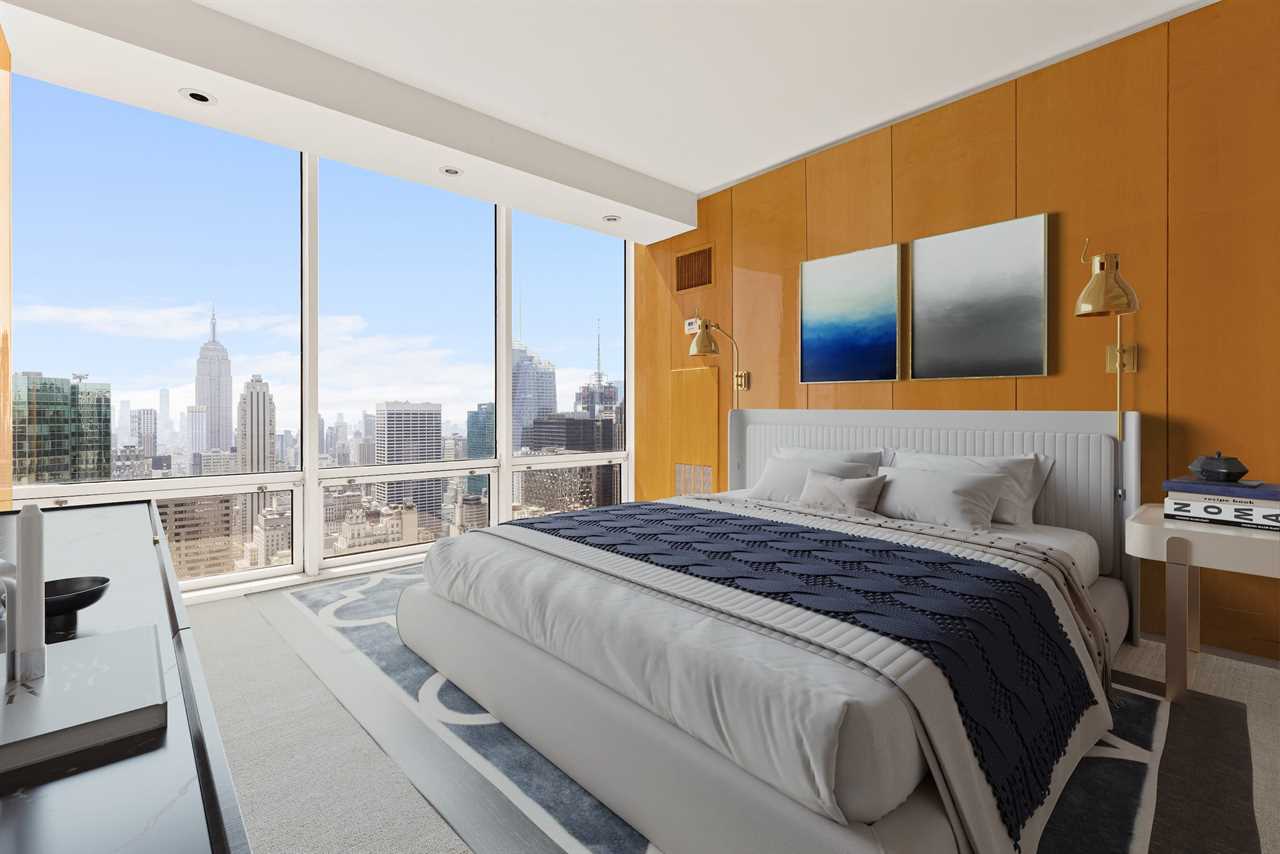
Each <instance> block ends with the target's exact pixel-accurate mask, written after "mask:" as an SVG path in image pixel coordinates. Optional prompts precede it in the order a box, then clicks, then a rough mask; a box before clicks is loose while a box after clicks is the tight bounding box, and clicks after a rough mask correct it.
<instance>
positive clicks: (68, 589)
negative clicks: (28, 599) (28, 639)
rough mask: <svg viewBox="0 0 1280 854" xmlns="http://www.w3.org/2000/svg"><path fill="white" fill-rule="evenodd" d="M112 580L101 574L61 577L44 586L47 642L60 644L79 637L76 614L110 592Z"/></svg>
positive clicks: (45, 634)
mask: <svg viewBox="0 0 1280 854" xmlns="http://www.w3.org/2000/svg"><path fill="white" fill-rule="evenodd" d="M110 583H111V579H109V578H103V577H102V576H100V575H90V576H84V577H82V578H59V579H57V580H55V581H46V582H45V583H44V640H45V643H56V642H57V641H60V640H69V639H71V638H73V637H75V636H76V613H77V612H78V611H80V610H81V609H83V608H88V607H89V606H90V605H92V604H93V603H94V602H97V601H98V600H99V599H101V598H102V595H103V594H104V593H106V592H107V585H108V584H110Z"/></svg>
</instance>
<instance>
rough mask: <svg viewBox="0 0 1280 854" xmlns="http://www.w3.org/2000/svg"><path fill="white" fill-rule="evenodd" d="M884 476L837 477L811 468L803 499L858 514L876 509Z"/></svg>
mask: <svg viewBox="0 0 1280 854" xmlns="http://www.w3.org/2000/svg"><path fill="white" fill-rule="evenodd" d="M883 486H884V476H883V475H878V476H872V477H836V476H835V475H830V474H824V473H823V472H820V471H814V470H813V469H810V470H809V474H808V476H807V477H805V480H804V489H803V490H801V492H800V502H799V503H801V504H803V505H805V506H806V507H814V508H821V509H823V510H834V511H836V512H838V513H847V514H849V515H850V516H857V515H859V514H860V513H861V512H862V511H866V510H871V511H874V510H875V509H876V502H877V501H879V500H880V490H881V488H882V487H883Z"/></svg>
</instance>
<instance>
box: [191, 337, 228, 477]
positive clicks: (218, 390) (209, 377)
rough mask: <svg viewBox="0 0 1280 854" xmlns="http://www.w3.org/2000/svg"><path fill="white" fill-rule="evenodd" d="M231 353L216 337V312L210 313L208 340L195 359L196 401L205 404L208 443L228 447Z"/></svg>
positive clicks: (224, 449) (197, 403)
mask: <svg viewBox="0 0 1280 854" xmlns="http://www.w3.org/2000/svg"><path fill="white" fill-rule="evenodd" d="M233 394H234V389H232V387H231V357H230V356H229V355H228V354H227V348H226V347H223V346H222V344H221V343H220V342H219V341H218V316H217V314H210V316H209V340H208V341H206V342H204V344H203V345H202V346H201V347H200V357H199V358H198V359H197V360H196V405H197V406H204V407H207V412H208V416H207V417H208V446H209V448H217V449H220V450H223V451H229V450H231V447H232V445H233V443H234V442H235V436H234V434H233V433H232V432H231V406H232V403H231V399H232V395H233Z"/></svg>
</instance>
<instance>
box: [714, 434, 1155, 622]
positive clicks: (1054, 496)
mask: <svg viewBox="0 0 1280 854" xmlns="http://www.w3.org/2000/svg"><path fill="white" fill-rule="evenodd" d="M1139 426H1140V421H1139V416H1138V413H1136V412H1128V413H1125V438H1124V442H1123V445H1122V443H1121V442H1120V441H1119V440H1118V439H1117V438H1116V416H1115V413H1114V412H1110V411H1107V412H1016V411H1005V412H972V411H967V410H960V411H951V410H921V411H913V410H896V409H895V410H876V409H870V410H868V409H857V410H845V409H841V410H812V409H739V410H734V411H733V412H730V413H729V488H730V489H742V488H745V487H748V486H750V485H751V484H753V483H755V481H756V479H757V478H758V477H759V476H760V473H761V472H762V471H763V470H764V465H765V462H766V461H767V460H768V459H769V456H770V455H771V454H773V453H774V452H775V451H776V450H777V449H778V448H780V447H808V448H833V449H834V448H881V447H883V448H901V449H904V450H913V451H924V452H928V453H933V454H957V455H968V456H1007V455H1013V454H1028V453H1039V454H1045V455H1047V456H1049V457H1052V458H1053V460H1054V465H1053V470H1052V471H1051V472H1050V474H1049V480H1048V481H1047V482H1046V483H1045V487H1044V491H1043V492H1042V493H1041V495H1040V500H1039V501H1038V502H1037V503H1036V510H1035V521H1036V522H1037V523H1038V524H1041V525H1054V526H1056V527H1060V528H1075V529H1076V530H1080V531H1085V532H1087V533H1089V534H1091V535H1092V536H1093V538H1094V539H1095V540H1097V542H1098V549H1099V552H1100V556H1101V572H1102V574H1104V575H1112V576H1116V577H1119V578H1121V579H1123V581H1124V583H1125V586H1126V587H1127V588H1128V591H1129V603H1130V611H1131V613H1130V617H1131V620H1130V626H1132V627H1136V626H1138V625H1140V622H1139V620H1138V610H1139V609H1138V605H1139V603H1138V592H1139V587H1140V585H1139V565H1138V561H1137V560H1136V559H1135V558H1130V557H1128V556H1126V555H1125V554H1124V542H1123V541H1124V520H1125V519H1126V518H1127V517H1128V516H1129V515H1130V514H1131V513H1133V512H1134V511H1135V510H1137V508H1138V504H1139V494H1140V493H1139V477H1140V461H1141V458H1142V451H1141V441H1142V440H1141V435H1140V432H1139ZM1130 631H1131V632H1133V631H1134V629H1132V628H1131V630H1130Z"/></svg>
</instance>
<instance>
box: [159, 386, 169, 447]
mask: <svg viewBox="0 0 1280 854" xmlns="http://www.w3.org/2000/svg"><path fill="white" fill-rule="evenodd" d="M156 433H157V434H158V435H159V437H160V441H162V442H164V443H165V444H166V445H167V444H168V443H169V442H170V441H171V437H172V436H173V410H171V409H170V408H169V389H167V388H162V389H160V411H159V413H158V415H157V419H156Z"/></svg>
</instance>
